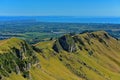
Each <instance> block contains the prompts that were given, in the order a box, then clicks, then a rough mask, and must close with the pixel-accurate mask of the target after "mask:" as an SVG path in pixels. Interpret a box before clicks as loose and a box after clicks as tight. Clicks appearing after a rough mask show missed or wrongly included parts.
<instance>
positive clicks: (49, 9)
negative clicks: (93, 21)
mask: <svg viewBox="0 0 120 80" xmlns="http://www.w3.org/2000/svg"><path fill="white" fill-rule="evenodd" d="M0 16H84V17H91V16H92V17H120V0H0Z"/></svg>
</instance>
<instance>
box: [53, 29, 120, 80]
mask: <svg viewBox="0 0 120 80" xmlns="http://www.w3.org/2000/svg"><path fill="white" fill-rule="evenodd" d="M66 38H67V37H66ZM71 38H72V39H73V40H74V42H75V43H74V46H75V47H73V48H76V51H75V52H71V53H70V52H69V51H66V49H64V48H63V47H62V45H61V44H59V45H58V43H60V40H57V41H55V44H54V46H53V49H54V50H55V51H56V49H63V50H62V51H60V50H57V51H56V52H58V51H59V52H58V53H59V58H60V60H61V62H63V63H64V65H65V66H66V67H68V68H69V69H70V70H71V71H72V72H73V73H75V74H76V75H78V76H80V77H82V78H84V79H86V80H119V78H120V73H119V72H120V48H119V47H120V42H119V41H118V40H117V39H115V38H113V37H111V36H110V35H108V33H106V32H104V31H97V32H88V33H83V34H78V35H74V36H71ZM58 41H59V42H58ZM69 45H70V46H71V44H69ZM64 46H66V45H64ZM59 47H61V48H59ZM66 48H68V47H67V46H66ZM93 76H94V77H93Z"/></svg>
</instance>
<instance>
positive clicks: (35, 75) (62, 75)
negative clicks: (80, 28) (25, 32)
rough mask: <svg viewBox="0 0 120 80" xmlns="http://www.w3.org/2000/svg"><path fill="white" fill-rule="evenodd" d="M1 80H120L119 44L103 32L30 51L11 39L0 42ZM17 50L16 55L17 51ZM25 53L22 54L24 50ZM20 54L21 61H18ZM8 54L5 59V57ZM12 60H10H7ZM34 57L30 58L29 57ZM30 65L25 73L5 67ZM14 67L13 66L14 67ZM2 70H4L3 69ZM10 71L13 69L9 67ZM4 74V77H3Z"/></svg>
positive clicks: (68, 37)
mask: <svg viewBox="0 0 120 80" xmlns="http://www.w3.org/2000/svg"><path fill="white" fill-rule="evenodd" d="M0 45H1V46H0V68H1V69H2V70H0V78H1V79H6V80H13V79H14V80H20V79H21V80H27V79H29V80H119V79H120V48H119V47H120V42H119V41H118V40H117V39H115V38H113V37H111V36H110V35H109V34H108V33H106V32H104V31H97V32H86V33H83V34H77V35H69V34H67V35H63V36H62V37H60V38H58V39H57V40H53V41H47V42H40V43H37V44H35V45H32V47H31V46H30V45H29V44H27V43H26V42H25V41H23V40H20V39H16V38H11V39H8V40H3V41H0ZM16 49H17V50H18V51H16ZM24 49H25V50H24ZM19 51H22V52H21V54H23V56H22V57H19V56H18V54H20V53H19ZM7 54H9V55H8V56H6V55H7ZM10 56H11V57H10ZM32 56H33V57H32ZM11 60H13V61H14V63H15V64H16V65H17V66H18V67H20V65H19V63H18V61H17V60H19V61H21V62H22V63H24V60H25V61H26V62H25V64H24V65H23V66H22V68H23V67H24V66H25V65H27V63H31V67H30V68H29V69H27V70H21V69H20V72H19V74H18V73H17V72H16V70H15V71H14V70H11V67H12V66H10V70H11V71H10V72H9V67H5V66H6V64H5V63H4V62H5V61H7V64H11V63H10V62H9V61H11ZM15 64H14V65H15ZM2 66H4V67H2ZM12 68H13V69H14V68H15V67H12ZM6 74H7V75H6Z"/></svg>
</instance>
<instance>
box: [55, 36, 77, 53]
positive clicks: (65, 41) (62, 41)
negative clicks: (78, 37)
mask: <svg viewBox="0 0 120 80" xmlns="http://www.w3.org/2000/svg"><path fill="white" fill-rule="evenodd" d="M53 49H54V50H55V51H56V52H60V51H61V50H65V51H68V52H75V51H76V45H75V42H74V39H73V38H72V36H70V35H69V34H68V35H64V36H62V37H60V38H59V39H58V40H56V42H55V44H54V46H53Z"/></svg>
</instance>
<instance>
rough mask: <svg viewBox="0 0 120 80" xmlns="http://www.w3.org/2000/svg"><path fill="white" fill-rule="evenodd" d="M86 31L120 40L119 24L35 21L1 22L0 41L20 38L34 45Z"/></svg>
mask: <svg viewBox="0 0 120 80" xmlns="http://www.w3.org/2000/svg"><path fill="white" fill-rule="evenodd" d="M85 30H89V31H97V30H105V31H107V32H108V33H109V34H111V35H112V36H114V37H116V38H120V35H119V33H120V25H119V24H97V23H96V24H91V23H83V24H82V23H47V22H46V23H44V22H35V21H32V22H31V21H1V22H0V39H6V38H10V37H18V38H21V39H25V40H26V41H27V42H29V43H31V44H34V43H37V42H40V41H48V40H50V39H55V38H58V37H60V36H62V35H63V34H66V33H72V34H75V33H81V32H83V31H85Z"/></svg>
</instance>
